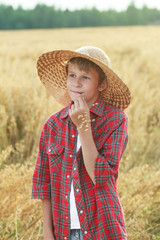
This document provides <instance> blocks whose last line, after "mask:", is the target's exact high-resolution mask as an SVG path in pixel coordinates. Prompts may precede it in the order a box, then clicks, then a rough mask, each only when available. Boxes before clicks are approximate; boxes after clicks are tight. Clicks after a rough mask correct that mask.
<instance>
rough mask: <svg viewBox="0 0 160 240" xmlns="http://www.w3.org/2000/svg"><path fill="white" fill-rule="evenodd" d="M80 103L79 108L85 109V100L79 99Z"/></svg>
mask: <svg viewBox="0 0 160 240" xmlns="http://www.w3.org/2000/svg"><path fill="white" fill-rule="evenodd" d="M78 103H79V107H80V108H81V109H83V108H84V106H85V105H84V101H83V98H82V97H81V96H80V97H79V98H78Z"/></svg>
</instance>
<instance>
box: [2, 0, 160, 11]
mask: <svg viewBox="0 0 160 240" xmlns="http://www.w3.org/2000/svg"><path fill="white" fill-rule="evenodd" d="M131 1H132V0H0V4H6V5H12V6H13V7H14V8H17V7H18V6H19V5H21V6H22V7H23V8H24V9H31V8H34V7H35V5H36V4H38V3H44V4H46V5H49V6H51V5H54V6H55V7H56V8H61V9H62V10H64V9H67V8H68V9H70V10H75V9H82V8H92V7H96V8H97V9H99V10H108V9H115V10H117V11H121V10H125V9H126V8H127V6H128V5H129V4H130V3H131ZM134 3H135V6H136V7H138V8H141V7H143V6H144V5H146V6H147V7H149V8H157V9H160V0H134Z"/></svg>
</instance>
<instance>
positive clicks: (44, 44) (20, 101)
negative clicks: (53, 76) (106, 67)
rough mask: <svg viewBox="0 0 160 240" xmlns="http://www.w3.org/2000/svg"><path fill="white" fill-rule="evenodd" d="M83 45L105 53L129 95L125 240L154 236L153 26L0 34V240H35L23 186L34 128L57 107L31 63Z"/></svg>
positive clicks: (158, 85) (122, 190)
mask: <svg viewBox="0 0 160 240" xmlns="http://www.w3.org/2000/svg"><path fill="white" fill-rule="evenodd" d="M84 45H93V46H98V47H100V48H102V49H103V50H105V51H106V52H107V54H108V55H109V57H110V59H111V62H112V68H113V69H114V70H115V71H116V72H117V73H118V74H119V75H120V76H121V78H122V79H123V80H124V82H126V84H127V85H128V86H129V88H130V90H131V94H132V101H131V104H130V106H129V107H128V109H126V111H125V112H126V113H127V115H128V118H129V143H128V146H127V148H126V150H125V153H124V155H123V158H122V160H121V165H120V169H119V179H118V191H119V196H120V200H121V203H122V206H123V209H124V213H125V219H126V227H127V234H128V240H149V239H152V240H158V239H160V147H159V139H160V138H159V136H160V91H159V89H160V57H159V56H160V27H159V26H146V27H143V26H139V27H113V28H112V27H108V28H107V27H106V28H80V29H55V30H25V31H0V189H1V195H0V209H1V210H0V239H4V240H8V239H16V240H20V239H24V240H32V239H33V240H36V239H38V240H39V239H43V223H42V211H41V202H40V201H37V200H31V199H30V196H31V181H32V174H33V170H34V164H35V161H36V157H37V151H38V142H39V136H40V132H41V128H42V126H43V124H44V121H45V120H46V119H47V118H48V116H49V115H51V114H52V113H54V112H56V111H58V110H60V109H61V106H60V105H58V104H57V103H56V102H55V101H54V98H53V97H51V96H50V95H49V94H48V93H47V92H46V90H45V88H44V87H43V86H42V84H41V82H40V81H39V79H38V77H37V73H36V61H37V58H38V57H39V55H41V54H42V53H43V52H47V51H51V50H54V49H72V50H74V49H76V48H79V47H81V46H84ZM117 240H118V239H117Z"/></svg>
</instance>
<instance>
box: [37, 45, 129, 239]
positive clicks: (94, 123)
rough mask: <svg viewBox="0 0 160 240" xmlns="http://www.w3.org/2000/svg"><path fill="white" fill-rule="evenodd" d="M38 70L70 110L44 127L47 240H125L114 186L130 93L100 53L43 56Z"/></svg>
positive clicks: (40, 170)
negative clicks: (125, 111)
mask: <svg viewBox="0 0 160 240" xmlns="http://www.w3.org/2000/svg"><path fill="white" fill-rule="evenodd" d="M37 69H38V75H39V77H40V80H41V81H42V83H43V84H44V85H45V87H46V88H47V89H48V90H49V91H50V93H51V94H52V95H53V96H54V97H55V99H56V100H57V101H58V102H59V103H61V104H62V105H64V106H65V108H63V109H62V110H61V111H59V112H57V113H55V114H53V115H52V116H50V117H49V118H48V120H47V121H46V122H45V124H44V126H43V129H42V133H41V137H40V145H39V154H38V158H37V163H36V166H35V171H34V174H33V191H32V198H38V199H42V206H43V221H44V239H45V240H53V239H55V240H62V239H64V240H65V239H71V240H74V239H81V240H82V239H83V240H87V239H90V240H103V239H104V240H106V239H107V240H122V239H127V236H126V229H125V222H124V214H123V209H122V206H121V204H120V201H119V198H118V193H117V188H116V184H117V178H118V168H119V162H120V159H121V157H122V154H123V152H124V149H125V147H126V145H127V141H128V134H127V116H126V114H125V113H124V112H123V110H124V109H125V108H127V107H128V105H129V103H130V91H129V89H128V87H127V86H126V85H125V84H124V83H123V81H122V80H121V79H120V78H119V77H118V76H117V74H116V73H114V72H113V70H111V68H110V60H109V58H108V56H107V55H106V54H105V53H104V52H103V51H102V50H101V49H99V48H96V47H89V46H87V47H82V48H80V49H78V50H76V51H68V50H66V51H65V50H61V51H53V52H49V53H45V54H43V55H42V56H41V57H40V58H39V60H38V62H37Z"/></svg>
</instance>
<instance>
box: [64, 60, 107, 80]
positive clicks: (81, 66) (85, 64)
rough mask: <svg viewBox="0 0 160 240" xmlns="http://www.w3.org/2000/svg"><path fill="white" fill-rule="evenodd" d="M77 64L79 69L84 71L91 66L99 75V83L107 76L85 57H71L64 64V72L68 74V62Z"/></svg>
mask: <svg viewBox="0 0 160 240" xmlns="http://www.w3.org/2000/svg"><path fill="white" fill-rule="evenodd" d="M70 63H72V64H77V65H78V67H79V69H80V70H84V71H86V72H87V71H88V70H90V69H91V68H92V69H94V70H96V72H97V73H98V75H99V85H100V84H101V83H102V82H103V80H104V79H105V78H107V76H106V75H105V73H104V72H103V70H102V69H101V68H100V67H99V66H98V65H97V64H95V63H94V62H91V61H90V60H88V59H86V58H82V57H75V58H72V59H70V60H69V61H68V63H67V65H66V72H67V74H68V66H69V64H70Z"/></svg>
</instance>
